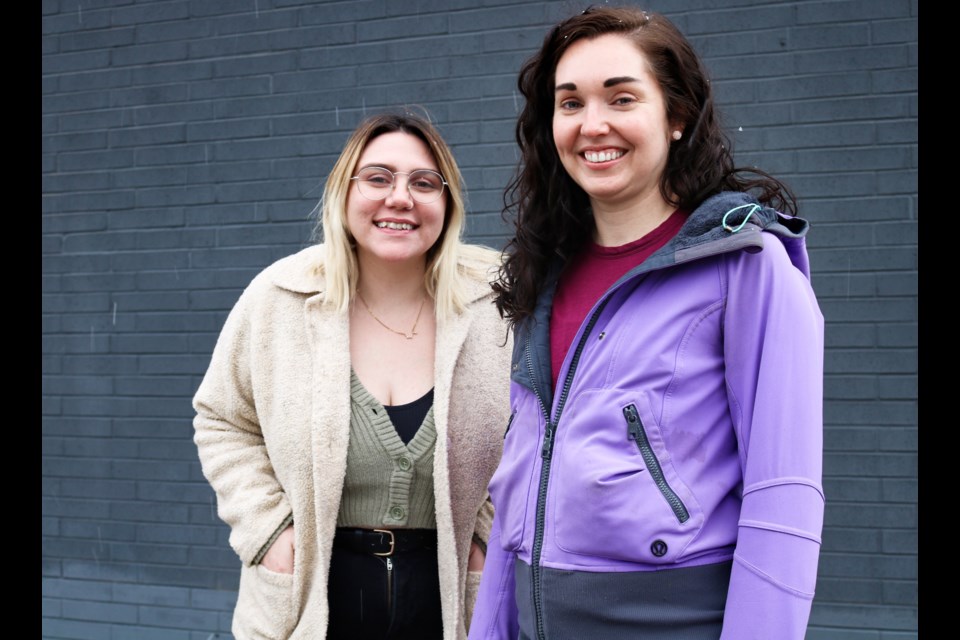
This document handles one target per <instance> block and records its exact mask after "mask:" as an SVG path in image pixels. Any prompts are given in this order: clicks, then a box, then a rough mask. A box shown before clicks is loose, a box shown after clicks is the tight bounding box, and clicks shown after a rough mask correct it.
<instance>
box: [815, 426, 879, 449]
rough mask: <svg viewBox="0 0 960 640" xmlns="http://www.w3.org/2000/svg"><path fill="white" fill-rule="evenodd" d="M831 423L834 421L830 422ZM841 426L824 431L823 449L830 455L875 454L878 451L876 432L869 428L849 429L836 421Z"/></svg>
mask: <svg viewBox="0 0 960 640" xmlns="http://www.w3.org/2000/svg"><path fill="white" fill-rule="evenodd" d="M830 422H831V423H832V422H834V421H832V420H831V421H830ZM836 422H837V423H839V424H841V425H842V426H841V427H839V428H832V427H830V426H827V428H825V429H824V448H825V449H826V450H827V451H830V452H831V453H836V452H839V451H865V452H875V451H877V450H879V448H880V445H879V440H878V435H877V430H876V429H874V428H869V427H866V428H865V427H851V426H850V425H846V424H843V423H842V422H839V421H836Z"/></svg>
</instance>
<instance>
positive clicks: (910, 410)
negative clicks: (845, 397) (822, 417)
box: [824, 400, 917, 425]
mask: <svg viewBox="0 0 960 640" xmlns="http://www.w3.org/2000/svg"><path fill="white" fill-rule="evenodd" d="M824 412H825V413H826V414H829V415H830V417H831V419H832V420H834V421H837V422H842V423H843V424H848V425H878V424H883V425H904V424H916V423H917V407H916V404H915V403H913V402H896V401H893V402H890V401H886V402H880V401H874V402H871V403H869V404H867V405H865V404H864V403H863V402H860V401H840V400H830V401H828V402H826V403H824Z"/></svg>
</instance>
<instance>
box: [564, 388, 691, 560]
mask: <svg viewBox="0 0 960 640" xmlns="http://www.w3.org/2000/svg"><path fill="white" fill-rule="evenodd" d="M618 395H619V394H618ZM566 419H567V422H566V424H561V425H560V428H559V429H558V437H559V438H561V440H559V441H558V443H557V448H556V449H555V455H554V465H555V467H554V471H555V478H554V479H555V480H557V486H556V488H555V489H554V490H553V491H552V493H553V496H554V510H553V514H554V515H553V521H554V526H555V527H556V538H557V545H558V546H559V547H560V548H561V549H563V550H565V551H567V552H570V553H576V554H580V555H586V556H592V557H597V558H610V559H614V560H622V561H627V562H637V563H645V564H664V563H670V562H676V561H678V560H680V559H681V558H682V556H683V553H684V551H685V550H686V549H687V547H688V546H689V545H690V543H691V542H693V541H694V539H695V538H696V537H697V535H698V534H699V533H700V530H701V527H702V525H703V513H702V511H701V509H700V507H699V504H698V503H697V501H696V499H695V498H694V496H693V494H692V493H691V492H690V490H689V488H688V487H687V485H686V484H685V483H684V482H683V481H682V480H681V479H680V477H679V476H678V475H677V473H676V471H675V469H674V466H673V464H672V458H671V456H670V452H669V450H668V448H667V446H666V443H665V441H664V438H663V434H662V433H661V431H660V427H659V425H658V424H657V422H656V421H655V420H654V418H653V414H652V412H651V411H650V409H649V405H648V402H647V399H646V397H645V396H644V395H642V394H637V393H633V394H631V396H630V397H622V396H621V397H613V398H611V397H609V396H606V395H605V394H603V393H598V394H591V393H587V394H583V396H582V397H580V398H578V399H577V403H576V405H572V406H571V407H570V410H569V411H568V414H567V416H566Z"/></svg>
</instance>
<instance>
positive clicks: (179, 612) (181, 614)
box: [138, 605, 217, 629]
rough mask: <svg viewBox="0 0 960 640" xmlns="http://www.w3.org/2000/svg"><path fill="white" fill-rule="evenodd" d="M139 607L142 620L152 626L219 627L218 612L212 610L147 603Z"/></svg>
mask: <svg viewBox="0 0 960 640" xmlns="http://www.w3.org/2000/svg"><path fill="white" fill-rule="evenodd" d="M138 609H139V616H140V622H141V623H143V624H147V625H150V626H157V627H172V628H186V629H197V628H206V629H215V628H216V627H217V614H216V612H212V611H198V610H195V609H189V608H174V607H151V606H147V605H141V606H140V607H138Z"/></svg>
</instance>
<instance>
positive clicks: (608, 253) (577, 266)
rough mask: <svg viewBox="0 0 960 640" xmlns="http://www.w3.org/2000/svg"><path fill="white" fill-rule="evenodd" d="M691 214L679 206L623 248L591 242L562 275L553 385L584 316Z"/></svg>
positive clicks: (553, 328) (554, 326) (553, 333)
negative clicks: (650, 229) (653, 227)
mask: <svg viewBox="0 0 960 640" xmlns="http://www.w3.org/2000/svg"><path fill="white" fill-rule="evenodd" d="M686 220H687V213H686V212H685V211H680V210H679V209H677V210H676V211H674V212H673V213H672V214H671V215H670V217H669V218H667V219H666V220H664V221H663V222H662V223H661V224H660V226H659V227H657V228H656V229H654V230H653V231H651V232H650V233H648V234H647V235H645V236H643V237H642V238H640V239H639V240H634V241H633V242H629V243H627V244H625V245H621V246H619V247H601V246H600V245H598V244H596V243H595V242H592V241H591V242H588V243H587V244H586V246H585V247H584V248H583V249H582V250H581V251H580V253H578V254H577V255H576V256H575V257H574V258H573V260H572V261H571V262H570V264H568V265H567V267H566V269H564V271H563V273H562V274H561V275H560V282H559V283H558V284H557V294H556V296H555V297H554V299H553V312H552V313H551V315H550V368H551V369H550V370H551V374H552V375H553V388H554V389H556V388H557V377H558V376H559V375H560V367H561V366H562V365H563V359H564V358H565V357H566V355H567V351H568V350H569V349H570V345H571V344H572V343H573V339H574V337H576V335H577V331H578V330H579V329H580V325H581V324H583V320H584V318H586V317H587V314H588V313H589V312H590V309H592V308H593V305H594V304H595V303H596V302H597V300H599V299H600V296H602V295H603V294H604V293H606V291H607V289H609V288H610V286H611V285H612V284H613V283H614V282H616V281H617V280H619V279H620V276H622V275H623V274H625V273H626V272H627V271H630V269H633V268H634V267H636V266H637V265H639V264H640V263H642V262H643V261H644V260H646V259H647V258H649V257H650V256H651V255H652V254H653V253H654V252H655V251H656V250H657V249H659V248H660V247H662V246H663V245H665V244H667V242H669V241H670V239H671V238H673V236H675V235H677V232H678V231H680V227H682V226H683V223H684V222H686Z"/></svg>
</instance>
